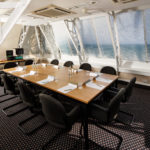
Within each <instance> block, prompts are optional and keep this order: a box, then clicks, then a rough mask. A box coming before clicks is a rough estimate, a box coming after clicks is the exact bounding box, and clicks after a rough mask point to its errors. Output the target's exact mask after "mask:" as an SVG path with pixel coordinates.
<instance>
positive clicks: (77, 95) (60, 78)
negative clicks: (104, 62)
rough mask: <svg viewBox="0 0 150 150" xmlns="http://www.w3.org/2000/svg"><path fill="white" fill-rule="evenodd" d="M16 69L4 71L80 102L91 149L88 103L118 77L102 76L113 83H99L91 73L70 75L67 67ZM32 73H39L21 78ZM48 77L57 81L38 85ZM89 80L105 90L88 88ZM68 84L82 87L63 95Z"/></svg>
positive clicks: (86, 135) (85, 131)
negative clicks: (62, 89)
mask: <svg viewBox="0 0 150 150" xmlns="http://www.w3.org/2000/svg"><path fill="white" fill-rule="evenodd" d="M15 70H16V68H11V69H4V70H3V71H4V72H5V73H8V74H11V75H13V76H16V77H18V78H22V79H24V80H27V81H29V82H32V83H34V84H37V85H40V86H42V87H44V88H47V89H50V90H52V91H55V92H57V93H60V94H62V95H65V96H67V97H70V98H73V99H74V100H76V101H79V102H81V103H82V104H83V107H82V108H83V110H84V111H83V112H84V114H83V116H84V137H85V149H86V150H88V149H89V139H88V115H87V114H88V107H87V106H88V105H87V104H88V103H90V102H91V101H92V100H93V99H94V98H95V97H96V96H97V95H99V94H100V93H102V92H103V91H104V90H105V89H106V88H108V87H109V86H110V85H111V84H112V83H113V82H115V80H117V79H118V76H115V75H109V74H100V77H102V78H105V79H109V80H112V81H111V82H109V83H108V82H99V81H96V80H93V77H91V76H90V72H89V71H84V70H82V71H80V72H74V73H73V72H72V73H71V75H69V74H70V69H69V68H67V67H63V68H59V69H58V68H57V67H56V66H54V65H47V66H46V67H43V66H42V65H37V66H36V67H35V66H33V65H32V66H31V65H30V66H27V68H26V69H25V70H23V71H19V72H11V71H15ZM30 71H36V72H37V73H36V74H35V75H31V76H27V77H21V75H23V74H28V73H29V72H30ZM48 75H51V76H54V77H55V80H54V81H52V82H49V83H46V84H42V85H41V84H38V83H37V82H38V81H40V80H43V79H46V78H47V77H48ZM88 80H92V81H93V82H94V83H96V84H97V85H103V86H104V88H103V89H102V90H98V89H94V88H91V87H87V86H86V84H84V83H86V82H87V81H88ZM68 83H73V84H80V85H82V84H83V85H82V86H81V87H79V88H76V89H74V90H72V91H70V92H68V93H65V94H64V93H62V92H60V91H58V89H59V88H62V87H64V86H66V85H67V84H68ZM69 100H70V99H69Z"/></svg>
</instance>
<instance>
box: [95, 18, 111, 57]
mask: <svg viewBox="0 0 150 150" xmlns="http://www.w3.org/2000/svg"><path fill="white" fill-rule="evenodd" d="M106 19H107V18H106V17H98V18H95V19H94V22H95V28H96V32H97V36H98V42H99V45H100V48H101V51H102V56H103V57H106V58H114V49H113V45H112V40H111V35H110V32H109V28H108V23H107V20H106Z"/></svg>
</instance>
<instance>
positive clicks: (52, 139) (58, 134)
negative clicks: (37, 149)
mask: <svg viewBox="0 0 150 150" xmlns="http://www.w3.org/2000/svg"><path fill="white" fill-rule="evenodd" d="M82 127H83V125H82V124H81V127H80V136H81V137H79V136H78V135H69V136H73V137H78V138H79V140H80V139H83V136H82ZM66 132H68V131H66V130H65V131H64V130H63V131H62V130H61V131H60V132H59V133H57V134H56V135H55V136H54V137H52V138H51V139H50V140H49V141H48V142H47V143H46V144H45V145H44V146H43V147H42V150H45V148H47V145H48V144H50V142H51V141H54V140H55V139H56V138H57V137H58V136H60V135H62V134H64V133H66ZM75 147H76V145H74V147H73V148H71V149H70V150H74V149H75Z"/></svg>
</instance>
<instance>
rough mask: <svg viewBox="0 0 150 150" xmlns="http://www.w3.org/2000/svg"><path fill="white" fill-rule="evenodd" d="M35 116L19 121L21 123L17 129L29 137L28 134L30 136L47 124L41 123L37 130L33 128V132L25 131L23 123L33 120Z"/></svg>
mask: <svg viewBox="0 0 150 150" xmlns="http://www.w3.org/2000/svg"><path fill="white" fill-rule="evenodd" d="M36 116H38V114H34V115H32V116H30V117H29V118H27V119H25V120H23V121H21V122H20V123H19V124H18V128H19V129H20V130H21V131H22V132H23V133H24V134H26V135H29V134H32V133H33V132H35V131H37V130H38V129H40V128H41V127H43V126H44V125H46V124H47V121H45V122H44V123H42V124H41V125H39V126H38V127H37V128H34V129H33V130H31V131H29V132H27V131H26V130H25V129H24V128H23V127H22V125H23V124H24V123H26V122H27V121H29V120H32V119H33V118H35V117H36Z"/></svg>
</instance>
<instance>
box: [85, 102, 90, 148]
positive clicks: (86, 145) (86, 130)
mask: <svg viewBox="0 0 150 150" xmlns="http://www.w3.org/2000/svg"><path fill="white" fill-rule="evenodd" d="M84 138H85V149H86V150H88V149H89V138H88V109H87V105H85V106H84Z"/></svg>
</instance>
